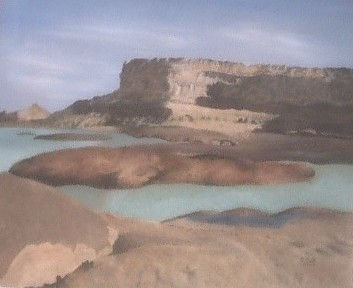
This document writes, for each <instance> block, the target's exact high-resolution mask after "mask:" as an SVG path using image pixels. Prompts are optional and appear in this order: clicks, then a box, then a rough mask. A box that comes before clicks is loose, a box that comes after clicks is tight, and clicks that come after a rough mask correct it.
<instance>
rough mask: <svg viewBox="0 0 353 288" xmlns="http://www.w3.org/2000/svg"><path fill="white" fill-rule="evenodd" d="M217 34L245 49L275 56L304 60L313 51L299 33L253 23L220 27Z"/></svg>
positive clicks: (312, 46)
mask: <svg viewBox="0 0 353 288" xmlns="http://www.w3.org/2000/svg"><path fill="white" fill-rule="evenodd" d="M219 34H220V35H221V36H222V37H223V38H225V39H226V40H228V41H232V42H234V43H235V44H236V45H242V46H244V48H245V49H256V50H257V51H258V53H259V54H260V53H261V52H262V53H273V54H275V55H276V56H277V57H283V56H287V57H291V58H294V59H299V60H304V59H305V60H306V59H307V58H309V57H311V56H312V55H313V52H314V45H313V44H311V43H310V42H309V41H308V40H306V39H304V37H302V36H301V35H298V34H294V33H290V32H286V31H281V30H271V29H265V28H258V27H256V26H254V25H240V26H239V27H236V28H233V29H229V28H225V29H220V31H219Z"/></svg>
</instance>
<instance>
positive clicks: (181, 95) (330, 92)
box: [120, 59, 353, 137]
mask: <svg viewBox="0 0 353 288" xmlns="http://www.w3.org/2000/svg"><path fill="white" fill-rule="evenodd" d="M120 78H121V87H120V99H121V101H123V102H124V103H139V104H138V105H140V106H141V105H149V104H151V103H152V105H154V107H168V108H171V110H172V112H171V113H170V114H175V112H176V111H174V110H175V109H174V107H179V108H180V106H176V104H177V105H187V106H190V105H191V106H193V107H195V108H196V106H199V107H200V106H202V107H208V108H212V109H215V110H214V111H215V113H219V112H217V111H219V109H222V110H224V109H235V110H244V109H246V110H248V111H252V112H264V113H268V114H269V115H278V117H277V118H274V117H272V118H271V117H268V119H269V118H271V119H270V120H269V121H267V123H266V125H262V126H263V129H265V130H266V131H271V132H280V133H295V134H296V133H306V132H305V131H310V133H311V134H321V135H326V136H332V135H335V136H344V137H346V136H351V135H353V128H352V127H353V70H352V69H347V68H301V67H287V66H278V65H250V66H247V65H244V64H241V63H231V62H221V61H214V60H202V59H195V60H186V59H153V60H146V59H134V60H131V61H130V62H128V63H126V64H124V67H123V70H122V73H121V75H120ZM185 107H186V106H185ZM179 110H180V109H179ZM188 110H190V109H189V108H188ZM232 114H234V112H232ZM184 116H185V115H184ZM178 117H179V116H178ZM174 118H175V117H174ZM214 118H219V117H217V116H215V117H214ZM247 118H248V117H247ZM243 120H244V119H243ZM248 120H249V122H251V121H252V120H251V119H248ZM253 122H256V121H253ZM194 124H195V123H193V124H192V125H194ZM189 126H190V125H189ZM203 126H204V125H203ZM257 128H258V127H257Z"/></svg>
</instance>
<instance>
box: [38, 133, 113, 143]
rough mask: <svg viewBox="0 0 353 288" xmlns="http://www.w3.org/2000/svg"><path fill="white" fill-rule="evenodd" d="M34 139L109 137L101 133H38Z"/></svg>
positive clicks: (100, 138) (93, 139)
mask: <svg viewBox="0 0 353 288" xmlns="http://www.w3.org/2000/svg"><path fill="white" fill-rule="evenodd" d="M34 139H35V140H51V141H107V140H109V139H111V136H109V135H103V134H88V133H87V134H86V133H85V134H83V133H54V134H45V135H38V136H35V137H34Z"/></svg>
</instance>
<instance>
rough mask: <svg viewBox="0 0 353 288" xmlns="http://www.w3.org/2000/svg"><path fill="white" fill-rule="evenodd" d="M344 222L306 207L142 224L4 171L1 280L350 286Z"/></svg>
mask: <svg viewBox="0 0 353 288" xmlns="http://www.w3.org/2000/svg"><path fill="white" fill-rule="evenodd" d="M249 223H251V225H250V224H249ZM271 223H272V225H270V224H271ZM352 224H353V214H352V213H343V212H337V211H332V210H325V209H314V208H297V209H290V210H287V211H284V212H281V213H278V214H268V213H264V212H261V211H256V210H252V209H235V210H230V211H224V212H217V211H204V212H202V211H200V212H195V213H192V214H190V215H185V216H182V217H178V218H176V219H170V220H167V221H164V222H161V223H157V222H150V221H140V220H134V219H129V218H124V217H119V216H115V215H110V214H96V213H93V212H90V211H88V210H87V209H85V208H83V207H81V206H80V205H79V204H76V203H73V202H72V201H70V200H69V199H67V198H66V197H64V196H63V195H62V194H61V192H60V190H58V189H55V188H51V187H49V186H46V185H43V184H39V183H36V182H34V181H32V180H26V179H23V178H20V177H16V176H12V175H9V174H2V175H1V176H0V227H1V233H0V243H1V246H0V247H1V249H0V256H1V257H0V259H1V260H2V261H1V262H0V273H1V274H0V285H1V286H4V285H5V286H10V287H26V286H33V287H40V286H43V285H44V283H47V284H50V286H52V287H75V288H77V287H103V288H104V287H124V288H128V287H306V288H307V287H320V288H321V287H352V285H353V280H352V275H353V274H352V273H353V261H352V260H353V237H352V236H353V225H352ZM114 239H116V240H115V241H114ZM3 259H4V260H3ZM56 276H60V277H56ZM43 287H48V286H43Z"/></svg>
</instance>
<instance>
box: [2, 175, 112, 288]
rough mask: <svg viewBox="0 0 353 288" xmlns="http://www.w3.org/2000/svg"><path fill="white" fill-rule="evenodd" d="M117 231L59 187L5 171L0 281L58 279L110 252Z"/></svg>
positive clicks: (26, 283)
mask: <svg viewBox="0 0 353 288" xmlns="http://www.w3.org/2000/svg"><path fill="white" fill-rule="evenodd" d="M114 231H115V230H114V229H111V228H110V227H109V226H108V225H107V223H106V222H105V221H104V220H103V219H102V218H101V217H100V216H99V215H98V214H96V213H94V212H91V211H89V210H88V209H86V208H84V207H82V206H80V205H79V204H77V203H74V202H72V201H71V200H70V199H68V198H67V197H65V196H64V195H63V194H62V193H61V192H60V191H59V190H57V189H55V188H52V187H49V186H46V185H43V184H40V183H37V182H34V181H32V180H28V179H24V178H20V177H16V176H13V175H10V174H0V243H1V245H0V246H1V247H0V259H1V261H0V286H6V287H29V286H34V287H38V286H41V285H44V284H47V283H53V282H55V281H56V279H57V276H58V277H64V276H65V275H66V274H68V273H70V272H72V271H73V270H75V269H76V268H77V267H79V266H80V265H81V263H83V262H85V261H92V260H94V259H95V258H96V257H98V256H100V255H104V254H108V253H110V252H111V249H112V244H113V242H114V234H115V237H116V235H117V232H116V231H115V232H114Z"/></svg>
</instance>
